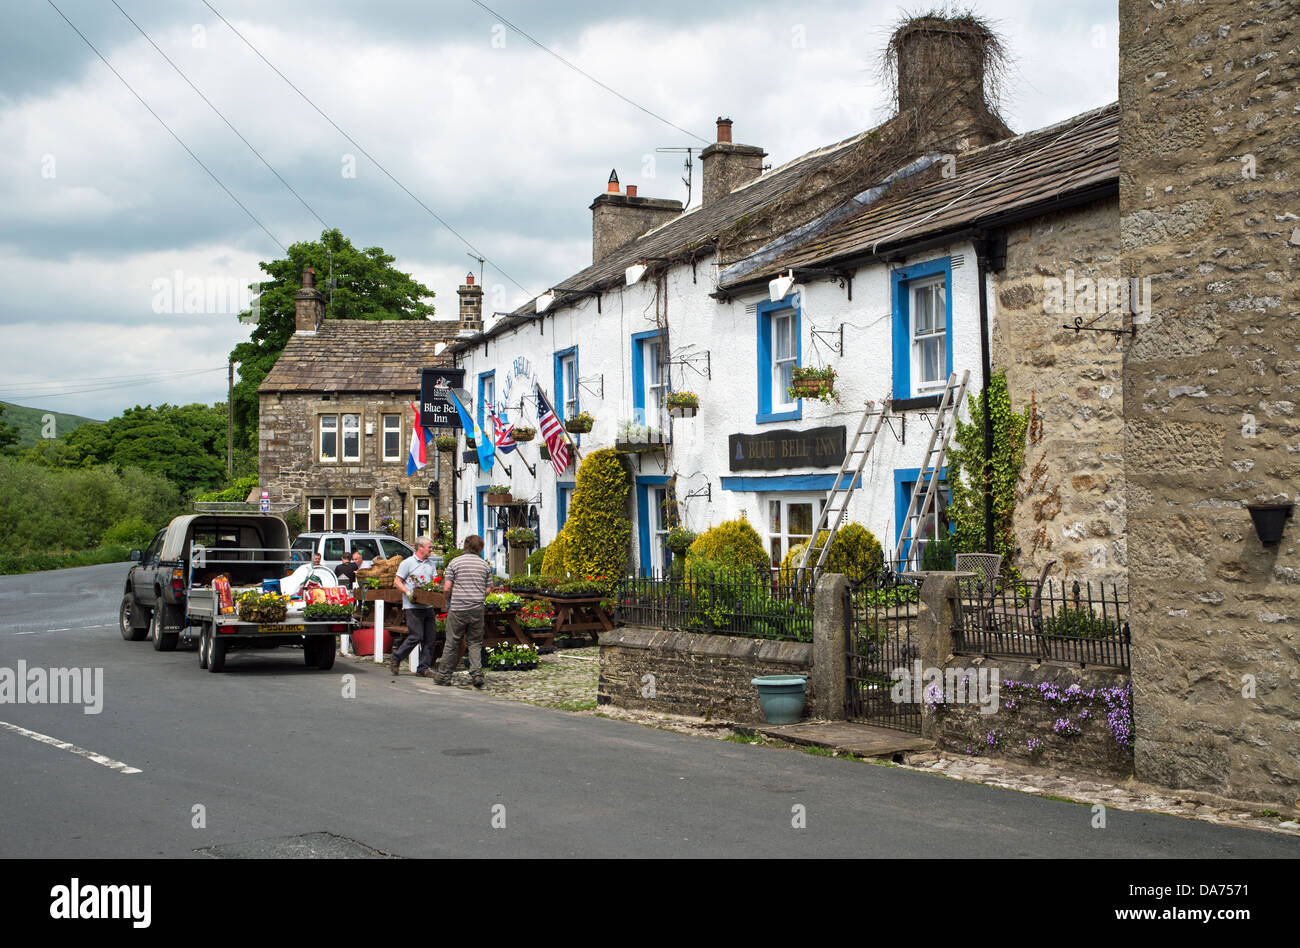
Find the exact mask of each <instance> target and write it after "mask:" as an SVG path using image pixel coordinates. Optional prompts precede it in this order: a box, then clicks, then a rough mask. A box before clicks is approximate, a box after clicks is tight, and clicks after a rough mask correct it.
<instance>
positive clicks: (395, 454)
mask: <svg viewBox="0 0 1300 948" xmlns="http://www.w3.org/2000/svg"><path fill="white" fill-rule="evenodd" d="M384 460H385V461H400V460H402V416H401V415H384Z"/></svg>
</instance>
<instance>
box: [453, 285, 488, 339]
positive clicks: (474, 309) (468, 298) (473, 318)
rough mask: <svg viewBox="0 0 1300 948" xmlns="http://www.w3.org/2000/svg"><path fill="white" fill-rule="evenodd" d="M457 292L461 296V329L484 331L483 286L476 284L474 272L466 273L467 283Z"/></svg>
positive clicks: (462, 330)
mask: <svg viewBox="0 0 1300 948" xmlns="http://www.w3.org/2000/svg"><path fill="white" fill-rule="evenodd" d="M456 294H457V295H458V296H459V297H460V331H461V332H466V331H468V332H482V331H483V287H481V286H475V285H474V274H472V273H467V274H465V283H464V285H462V286H461V287H460V288H459V289H458V290H456Z"/></svg>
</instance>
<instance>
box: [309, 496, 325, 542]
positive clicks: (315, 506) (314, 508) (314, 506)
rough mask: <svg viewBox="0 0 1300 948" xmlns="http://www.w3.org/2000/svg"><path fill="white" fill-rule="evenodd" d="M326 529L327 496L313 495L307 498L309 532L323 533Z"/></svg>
mask: <svg viewBox="0 0 1300 948" xmlns="http://www.w3.org/2000/svg"><path fill="white" fill-rule="evenodd" d="M324 530H325V498H324V497H311V498H308V500H307V532H308V533H323V532H324Z"/></svg>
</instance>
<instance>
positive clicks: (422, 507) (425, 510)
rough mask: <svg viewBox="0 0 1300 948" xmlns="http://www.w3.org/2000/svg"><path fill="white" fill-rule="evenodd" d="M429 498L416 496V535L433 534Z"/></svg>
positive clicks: (425, 535)
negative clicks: (430, 530) (430, 526)
mask: <svg viewBox="0 0 1300 948" xmlns="http://www.w3.org/2000/svg"><path fill="white" fill-rule="evenodd" d="M430 522H431V521H430V520H429V498H428V497H417V498H415V535H416V536H417V537H427V536H432V535H433V534H431V533H430V532H429V524H430Z"/></svg>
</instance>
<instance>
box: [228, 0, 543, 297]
mask: <svg viewBox="0 0 1300 948" xmlns="http://www.w3.org/2000/svg"><path fill="white" fill-rule="evenodd" d="M203 5H204V6H205V7H207V8H208V9H209V10H211V11H212V12H213V14H214V15H215V16H216V17H217V19H219V20H220V21H221V22H222V23H224V24H226V26H227V27H229V28H230V31H231V32H232V33H234V34H235V35H236V36H238V37H239V38H240V40H242V41H243V43H244V45H245V46H247V47H248V48H249V49H251V50H252V51H253V52H254V53H256V54H257V57H258V58H259V59H260V60H262V62H264V63H266V65H267V66H269V67H270V69H271V71H272V72H274V73H275V74H276V75H277V76H279V77H280V78H281V79H283V80H284V81H285V83H286V84H287V85H288V86H289V88H290V89H292V90H293V91H294V92H296V93H298V96H299V97H300V98H301V99H302V100H303V101H304V102H306V103H307V104H308V105H310V106H311V107H312V108H313V109H314V110H315V111H316V113H317V114H318V115H319V116H320V117H321V118H323V119H324V120H325V121H327V122H329V123H330V125H332V126H334V130H335V131H337V132H338V133H339V134H340V135H342V136H343V137H344V138H346V139H347V140H348V142H349V143H351V145H352V147H353V148H355V149H356V150H357V151H359V152H361V154H363V155H365V156H366V157H367V158H368V159H370V161H371V162H372V163H373V164H374V166H375V167H376V168H378V169H379V170H380V171H382V172H383V173H384V175H385V176H386V177H387V178H388V180H389V181H392V182H393V184H395V185H397V186H398V187H399V188H401V189H402V190H403V191H404V192H405V193H406V195H407V196H408V197H409V198H410V199H411V200H412V201H414V202H415V203H416V204H418V205H420V207H421V208H423V209H424V211H425V213H427V214H428V215H429V216H430V217H432V218H433V219H434V220H436V221H437V222H438V223H439V224H441V225H442V226H443V227H444V228H446V229H447V231H448V232H449V233H451V234H452V235H453V236H454V237H455V238H456V239H457V240H459V241H460V242H461V243H462V244H464V245H465V246H466V247H468V248H469V249H470V250H472V251H474V255H475V256H476V257H482V258H483V259H484V260H486V261H487V262H488V263H491V264H492V266H493V267H494V268H495V269H496V271H497V272H498V273H500V274H501V275H502V276H503V277H505V278H506V279H507V280H509V281H510V282H511V283H513V284H514V285H515V286H517V287H519V289H521V290H523V291H524V292H525V293H528V294H529V295H530V296H531V295H535V294H533V293H531V292H530V291H529V290H528V288H527V287H525V286H524V285H523V284H522V283H520V282H519V281H518V280H516V279H515V278H514V277H512V276H511V275H510V274H509V273H506V271H505V270H503V269H502V268H501V266H500V265H499V264H497V263H495V262H494V261H493V260H492V259H491V258H490V257H488V256H487V255H486V254H484V253H481V252H480V251H479V249H478V248H477V247H475V246H474V245H473V244H472V243H470V242H469V240H468V239H467V238H466V237H465V236H464V235H463V234H461V233H460V231H458V230H456V228H454V227H452V226H451V224H449V223H447V222H446V221H445V220H443V218H442V217H441V216H439V215H438V213H437V212H436V211H435V210H434V209H433V208H431V207H430V206H429V205H428V204H426V203H424V201H422V200H420V198H419V197H417V196H416V195H415V193H414V192H413V191H411V189H410V188H408V187H407V186H406V185H404V184H402V182H401V181H398V180H397V178H396V177H395V176H394V175H393V174H392V173H391V172H390V171H389V170H388V169H387V168H385V167H384V166H383V165H382V164H380V163H379V160H378V159H377V158H375V156H374V155H372V154H370V152H368V151H366V149H365V148H363V147H362V146H361V144H360V143H359V142H358V141H357V140H356V139H355V138H353V137H352V136H351V135H349V134H348V133H347V132H345V131H344V130H343V129H342V128H341V127H340V126H339V124H338V123H337V122H335V121H334V120H333V119H332V118H330V117H329V116H328V115H326V114H325V112H324V111H323V110H322V109H321V107H320V106H318V105H317V104H316V103H315V102H313V101H312V100H311V99H310V98H308V96H307V94H306V93H305V92H303V91H302V90H301V89H299V88H298V87H297V86H296V85H294V84H293V83H292V82H291V81H290V80H289V77H288V76H286V75H285V74H284V73H282V72H281V71H280V70H279V69H278V68H276V66H275V64H274V63H272V62H271V61H270V60H269V59H267V58H266V57H265V56H263V55H262V52H261V50H259V49H258V48H257V47H256V46H254V45H253V44H252V43H251V42H249V40H248V38H247V37H246V36H244V34H243V33H241V32H239V30H237V29H235V26H234V24H232V23H231V22H230V21H229V20H227V19H226V18H225V17H224V16H222V15H221V12H220V11H219V10H217V8H216V7H214V6H213V5H212V4H211V3H209V2H208V0H203Z"/></svg>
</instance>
